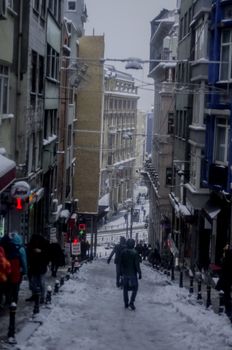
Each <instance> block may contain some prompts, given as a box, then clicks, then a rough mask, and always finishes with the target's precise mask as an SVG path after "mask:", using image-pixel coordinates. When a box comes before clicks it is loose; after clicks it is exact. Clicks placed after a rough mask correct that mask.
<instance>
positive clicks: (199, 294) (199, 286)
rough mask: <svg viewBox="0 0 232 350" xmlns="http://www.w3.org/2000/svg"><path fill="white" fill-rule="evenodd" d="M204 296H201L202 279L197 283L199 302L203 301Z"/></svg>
mask: <svg viewBox="0 0 232 350" xmlns="http://www.w3.org/2000/svg"><path fill="white" fill-rule="evenodd" d="M201 299H202V295H201V278H199V279H198V281H197V300H201Z"/></svg>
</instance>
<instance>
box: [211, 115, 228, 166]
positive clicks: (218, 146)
mask: <svg viewBox="0 0 232 350" xmlns="http://www.w3.org/2000/svg"><path fill="white" fill-rule="evenodd" d="M229 131H230V126H229V124H228V121H227V119H226V118H222V117H217V118H216V121H215V141H214V160H215V162H218V163H223V164H225V163H227V158H228V149H229Z"/></svg>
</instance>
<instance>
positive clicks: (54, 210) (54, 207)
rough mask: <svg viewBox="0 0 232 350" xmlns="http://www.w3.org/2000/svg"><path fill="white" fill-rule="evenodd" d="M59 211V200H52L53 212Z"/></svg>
mask: <svg viewBox="0 0 232 350" xmlns="http://www.w3.org/2000/svg"><path fill="white" fill-rule="evenodd" d="M57 209H58V199H53V200H52V212H53V213H56V212H57Z"/></svg>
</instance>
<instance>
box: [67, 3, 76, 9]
mask: <svg viewBox="0 0 232 350" xmlns="http://www.w3.org/2000/svg"><path fill="white" fill-rule="evenodd" d="M68 11H76V1H68Z"/></svg>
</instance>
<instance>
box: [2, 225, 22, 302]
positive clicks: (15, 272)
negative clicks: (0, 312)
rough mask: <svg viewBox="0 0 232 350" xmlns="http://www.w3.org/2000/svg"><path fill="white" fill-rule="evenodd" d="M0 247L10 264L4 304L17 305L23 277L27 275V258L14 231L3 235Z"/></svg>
mask: <svg viewBox="0 0 232 350" xmlns="http://www.w3.org/2000/svg"><path fill="white" fill-rule="evenodd" d="M0 245H1V246H2V247H3V249H4V251H5V254H6V258H7V260H8V261H9V262H10V268H11V272H10V274H9V275H8V279H7V285H6V304H9V305H10V304H11V303H12V302H15V303H16V304H17V303H18V294H19V288H20V284H21V282H22V277H23V275H26V274H27V257H26V251H25V248H24V245H23V240H22V237H21V235H19V234H18V233H17V232H16V231H15V232H11V233H9V234H7V235H5V236H4V237H3V238H2V239H1V241H0Z"/></svg>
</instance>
